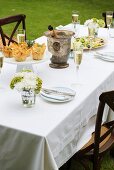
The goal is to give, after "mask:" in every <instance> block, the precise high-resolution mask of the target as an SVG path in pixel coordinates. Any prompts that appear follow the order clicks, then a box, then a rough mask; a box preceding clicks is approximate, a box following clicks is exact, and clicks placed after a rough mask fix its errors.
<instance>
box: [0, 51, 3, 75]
mask: <svg viewBox="0 0 114 170" xmlns="http://www.w3.org/2000/svg"><path fill="white" fill-rule="evenodd" d="M3 59H4V57H3V55H2V54H1V55H0V73H1V69H2V67H3Z"/></svg>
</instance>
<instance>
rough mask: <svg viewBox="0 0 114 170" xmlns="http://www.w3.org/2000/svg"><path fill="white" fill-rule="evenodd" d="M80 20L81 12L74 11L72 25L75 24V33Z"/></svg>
mask: <svg viewBox="0 0 114 170" xmlns="http://www.w3.org/2000/svg"><path fill="white" fill-rule="evenodd" d="M78 19H79V12H78V11H75V10H73V11H72V24H73V29H74V32H75V29H76V23H77V22H78Z"/></svg>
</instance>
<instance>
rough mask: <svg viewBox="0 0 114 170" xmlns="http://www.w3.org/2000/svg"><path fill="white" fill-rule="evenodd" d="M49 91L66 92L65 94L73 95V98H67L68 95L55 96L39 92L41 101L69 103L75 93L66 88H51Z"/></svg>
mask: <svg viewBox="0 0 114 170" xmlns="http://www.w3.org/2000/svg"><path fill="white" fill-rule="evenodd" d="M50 89H51V90H58V91H59V92H66V93H71V94H74V96H68V95H62V94H55V93H50V94H46V93H45V92H43V91H41V93H40V96H41V97H42V98H43V99H45V100H47V101H50V102H54V103H63V102H68V101H71V100H72V99H73V98H74V97H75V91H74V90H72V89H69V88H67V87H53V88H50Z"/></svg>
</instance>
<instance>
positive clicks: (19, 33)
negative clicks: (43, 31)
mask: <svg viewBox="0 0 114 170" xmlns="http://www.w3.org/2000/svg"><path fill="white" fill-rule="evenodd" d="M17 42H18V44H20V43H23V42H25V30H24V29H18V31H17Z"/></svg>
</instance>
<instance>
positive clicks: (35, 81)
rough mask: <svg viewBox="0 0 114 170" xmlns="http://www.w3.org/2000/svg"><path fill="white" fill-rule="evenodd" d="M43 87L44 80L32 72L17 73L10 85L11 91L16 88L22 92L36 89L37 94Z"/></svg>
mask: <svg viewBox="0 0 114 170" xmlns="http://www.w3.org/2000/svg"><path fill="white" fill-rule="evenodd" d="M41 86H42V80H41V79H40V78H39V77H38V76H37V75H36V74H35V73H33V72H30V71H22V72H18V73H16V74H15V75H14V77H13V79H12V80H11V83H10V87H11V89H13V88H14V87H15V88H16V89H17V90H18V91H21V90H22V89H24V88H26V89H35V90H36V91H37V93H38V92H39V91H40V89H41Z"/></svg>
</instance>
